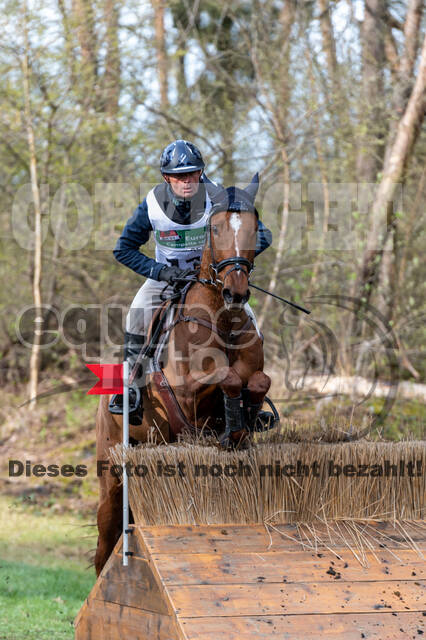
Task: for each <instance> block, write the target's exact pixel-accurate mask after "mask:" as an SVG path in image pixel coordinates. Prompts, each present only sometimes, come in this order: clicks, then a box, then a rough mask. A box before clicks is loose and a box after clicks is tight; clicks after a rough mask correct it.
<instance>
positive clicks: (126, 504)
mask: <svg viewBox="0 0 426 640" xmlns="http://www.w3.org/2000/svg"><path fill="white" fill-rule="evenodd" d="M128 446H129V363H128V361H127V360H125V361H124V362H123V454H124V453H125V452H126V450H127V448H128ZM128 480H129V479H128V477H127V472H126V465H125V463H124V461H123V566H125V567H127V566H128V564H129V556H128V555H127V553H128V551H129V534H128V533H127V532H128V530H129V486H128Z"/></svg>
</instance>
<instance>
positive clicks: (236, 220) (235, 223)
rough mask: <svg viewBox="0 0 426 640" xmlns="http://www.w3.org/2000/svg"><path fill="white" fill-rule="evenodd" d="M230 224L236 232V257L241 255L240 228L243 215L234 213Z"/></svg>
mask: <svg viewBox="0 0 426 640" xmlns="http://www.w3.org/2000/svg"><path fill="white" fill-rule="evenodd" d="M229 222H230V224H231V227H232V228H233V230H234V238H235V251H236V255H237V256H238V255H239V253H240V250H239V248H238V237H237V236H238V231H239V228H240V227H241V215H240V214H239V213H237V212H236V211H234V213H233V214H232V215H231V219H230V221H229Z"/></svg>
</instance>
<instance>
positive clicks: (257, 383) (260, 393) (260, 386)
mask: <svg viewBox="0 0 426 640" xmlns="http://www.w3.org/2000/svg"><path fill="white" fill-rule="evenodd" d="M270 386H271V378H270V377H269V376H267V375H266V373H263V371H256V372H255V373H254V374H253V375H252V376H251V377H250V379H249V381H248V383H247V388H248V390H249V391H250V398H251V399H252V401H253V402H260V401H261V400H263V398H264V397H265V395H266V394H267V393H268V391H269V387H270Z"/></svg>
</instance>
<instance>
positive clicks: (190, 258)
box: [110, 140, 272, 424]
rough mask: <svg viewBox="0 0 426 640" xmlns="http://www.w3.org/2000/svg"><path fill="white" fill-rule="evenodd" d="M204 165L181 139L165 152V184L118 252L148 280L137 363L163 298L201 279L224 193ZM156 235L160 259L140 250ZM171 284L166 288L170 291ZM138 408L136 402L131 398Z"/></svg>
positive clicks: (138, 309) (138, 214)
mask: <svg viewBox="0 0 426 640" xmlns="http://www.w3.org/2000/svg"><path fill="white" fill-rule="evenodd" d="M204 166H205V164H204V161H203V158H202V155H201V153H200V151H199V149H197V147H196V146H195V145H193V144H192V143H191V142H188V141H187V140H175V141H174V142H172V143H171V144H169V145H168V146H167V147H166V148H165V149H164V150H163V152H162V154H161V159H160V171H161V173H162V176H163V179H164V182H163V183H161V184H158V185H156V186H155V187H154V188H153V189H151V190H150V191H149V193H148V194H147V196H146V198H144V200H143V201H142V203H141V204H140V205H139V206H138V207H137V208H136V210H135V211H134V212H133V215H132V217H131V218H130V219H129V220H128V222H127V224H126V226H125V228H124V231H123V233H122V234H121V236H120V238H119V239H118V241H117V244H116V247H115V249H114V256H115V258H116V259H117V260H118V261H119V262H121V263H122V264H124V265H126V266H127V267H129V268H130V269H133V271H135V272H136V273H138V274H140V275H142V276H145V277H146V278H147V280H146V281H145V283H144V284H143V285H142V286H141V288H140V289H139V291H138V292H137V294H136V296H135V298H134V299H133V302H132V304H131V306H130V309H129V312H128V314H127V317H126V331H125V336H124V358H125V359H127V360H128V361H129V363H130V368H132V365H133V364H134V363H135V361H136V358H137V356H138V355H139V353H140V350H141V349H142V347H143V345H144V343H145V341H146V336H147V332H148V328H149V324H150V321H151V319H152V316H153V313H154V311H155V309H156V308H157V307H158V306H159V305H160V304H161V298H160V295H161V294H163V296H164V294H166V295H167V294H168V293H169V292H170V293H171V292H172V287H171V285H173V284H174V283H175V282H176V279H179V278H184V277H185V276H187V275H192V274H195V273H196V272H195V271H194V269H195V267H196V265H197V263H199V262H200V260H201V254H202V251H203V247H204V242H205V231H206V224H207V220H208V216H209V211H210V208H211V206H212V200H213V199H214V196H215V194H216V193H218V192H219V191H221V188H220V187H218V185H216V184H215V183H213V182H211V181H210V180H209V179H208V178H207V176H206V175H205V174H204V172H203V170H204ZM258 225H259V228H258V235H257V246H256V255H258V254H259V253H261V251H263V250H264V249H266V248H267V247H268V246H269V245H270V244H271V241H272V234H271V232H270V231H269V229H267V228H266V227H265V226H264V225H263V224H262V222H261V221H260V220H259V223H258ZM151 231H152V232H154V238H155V259H154V258H150V257H148V256H146V255H145V254H143V253H141V252H140V251H139V248H140V247H141V245H143V244H145V243H146V242H147V241H148V239H149V236H150V233H151ZM165 285H166V286H165ZM131 404H132V398H131ZM110 410H111V411H112V412H113V413H122V396H120V395H115V396H113V398H112V400H111V402H110ZM141 411H142V407H141V406H140V402H139V401H136V404H135V399H133V405H132V406H131V408H130V413H131V416H133V417H134V418H135V419H136V423H137V424H139V423H140V419H141V415H142V414H141Z"/></svg>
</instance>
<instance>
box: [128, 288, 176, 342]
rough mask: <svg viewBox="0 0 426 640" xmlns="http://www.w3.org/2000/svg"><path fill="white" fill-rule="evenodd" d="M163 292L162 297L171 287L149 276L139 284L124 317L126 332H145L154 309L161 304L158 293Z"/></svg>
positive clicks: (169, 293) (168, 292)
mask: <svg viewBox="0 0 426 640" xmlns="http://www.w3.org/2000/svg"><path fill="white" fill-rule="evenodd" d="M163 292H164V294H165V296H164V297H168V296H170V295H171V294H172V292H173V289H172V287H170V286H169V285H168V284H167V283H166V282H158V280H151V278H148V279H147V281H146V282H145V283H144V284H143V285H142V286H141V288H140V289H139V291H138V292H137V294H136V295H135V297H134V298H133V302H132V304H131V305H130V309H129V312H128V314H127V317H126V331H127V332H128V333H138V334H141V333H143V334H145V335H146V334H147V332H148V328H149V324H150V322H151V320H152V316H153V315H154V312H155V310H156V309H157V308H158V307H159V306H161V303H162V299H161V297H160V295H161V293H163Z"/></svg>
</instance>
